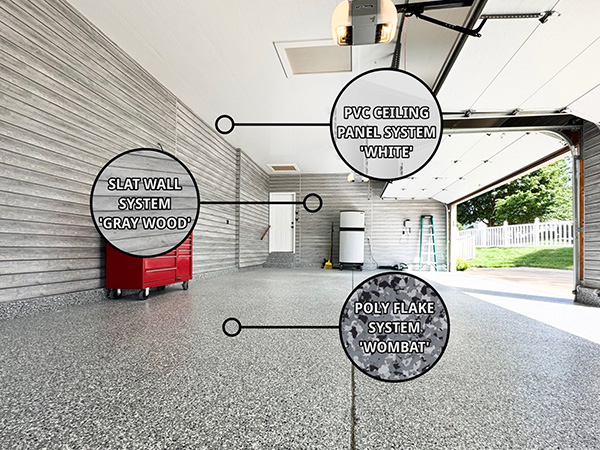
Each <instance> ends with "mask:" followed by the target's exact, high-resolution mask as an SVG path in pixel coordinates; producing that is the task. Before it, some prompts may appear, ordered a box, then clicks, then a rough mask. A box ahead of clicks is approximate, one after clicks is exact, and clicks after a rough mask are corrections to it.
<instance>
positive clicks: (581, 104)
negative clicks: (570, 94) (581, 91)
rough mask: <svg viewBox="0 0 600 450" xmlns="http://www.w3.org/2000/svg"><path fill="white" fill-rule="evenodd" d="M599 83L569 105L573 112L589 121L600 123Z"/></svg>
mask: <svg viewBox="0 0 600 450" xmlns="http://www.w3.org/2000/svg"><path fill="white" fill-rule="evenodd" d="M598 105H600V85H598V86H596V87H595V88H594V89H593V90H591V91H590V92H588V93H587V94H586V95H584V96H583V97H581V98H580V99H579V100H577V101H576V102H574V103H572V104H571V105H569V107H570V108H571V110H572V111H573V113H574V114H577V115H578V116H580V117H583V118H584V119H587V120H589V121H590V122H594V123H600V107H599V106H598Z"/></svg>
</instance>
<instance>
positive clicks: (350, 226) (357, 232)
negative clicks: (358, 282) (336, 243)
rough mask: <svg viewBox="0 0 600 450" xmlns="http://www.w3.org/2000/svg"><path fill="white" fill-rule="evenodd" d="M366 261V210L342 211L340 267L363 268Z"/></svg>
mask: <svg viewBox="0 0 600 450" xmlns="http://www.w3.org/2000/svg"><path fill="white" fill-rule="evenodd" d="M364 263H365V212H364V211H341V212H340V269H342V270H343V269H345V268H346V269H348V268H356V269H359V270H362V266H363V264H364Z"/></svg>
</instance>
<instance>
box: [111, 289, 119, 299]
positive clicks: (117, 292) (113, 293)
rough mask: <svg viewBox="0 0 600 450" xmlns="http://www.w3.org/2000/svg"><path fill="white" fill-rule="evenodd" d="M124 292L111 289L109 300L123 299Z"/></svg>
mask: <svg viewBox="0 0 600 450" xmlns="http://www.w3.org/2000/svg"><path fill="white" fill-rule="evenodd" d="M121 295H122V292H121V289H109V290H108V298H121Z"/></svg>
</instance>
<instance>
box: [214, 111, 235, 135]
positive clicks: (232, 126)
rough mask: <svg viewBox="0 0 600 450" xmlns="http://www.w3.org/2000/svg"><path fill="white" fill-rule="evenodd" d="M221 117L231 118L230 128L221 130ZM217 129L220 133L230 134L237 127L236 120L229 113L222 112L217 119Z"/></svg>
mask: <svg viewBox="0 0 600 450" xmlns="http://www.w3.org/2000/svg"><path fill="white" fill-rule="evenodd" d="M221 119H229V120H230V121H231V128H230V129H229V130H221V127H219V121H220V120H221ZM215 129H216V130H217V131H218V132H219V133H220V134H229V133H231V132H232V131H233V130H234V129H235V120H233V117H231V116H230V115H229V114H221V115H220V116H219V117H217V118H216V119H215Z"/></svg>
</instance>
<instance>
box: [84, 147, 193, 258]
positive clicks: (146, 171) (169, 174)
mask: <svg viewBox="0 0 600 450" xmlns="http://www.w3.org/2000/svg"><path fill="white" fill-rule="evenodd" d="M199 207H200V194H199V192H198V186H197V185H196V180H195V179H194V177H193V175H192V173H191V172H190V171H189V169H188V168H187V167H186V166H185V165H183V163H182V162H181V161H179V160H178V159H177V158H175V157H174V156H173V155H171V154H169V153H166V152H162V151H159V150H155V149H148V148H141V149H135V150H129V151H127V152H124V153H121V154H120V155H118V156H117V157H115V158H113V159H112V160H110V161H109V162H108V163H107V164H106V165H105V166H104V168H103V169H102V170H101V171H100V173H99V174H98V176H97V177H96V180H95V181H94V185H93V186H92V192H91V199H90V208H91V213H92V219H93V220H94V225H96V228H97V229H98V232H99V233H100V234H101V235H102V237H104V238H105V239H106V240H107V241H108V243H109V244H110V245H112V246H113V247H114V248H116V249H117V250H119V251H121V252H123V253H126V254H128V255H130V256H139V257H152V256H158V255H162V254H165V253H167V252H170V251H171V250H173V249H175V248H176V247H178V246H179V245H180V244H181V243H182V242H183V241H185V240H186V239H187V237H188V236H189V234H190V233H191V232H192V230H193V229H194V226H195V225H196V221H197V220H198V213H199Z"/></svg>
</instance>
